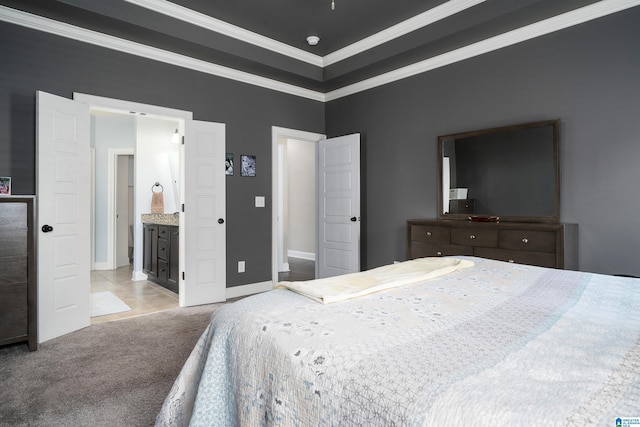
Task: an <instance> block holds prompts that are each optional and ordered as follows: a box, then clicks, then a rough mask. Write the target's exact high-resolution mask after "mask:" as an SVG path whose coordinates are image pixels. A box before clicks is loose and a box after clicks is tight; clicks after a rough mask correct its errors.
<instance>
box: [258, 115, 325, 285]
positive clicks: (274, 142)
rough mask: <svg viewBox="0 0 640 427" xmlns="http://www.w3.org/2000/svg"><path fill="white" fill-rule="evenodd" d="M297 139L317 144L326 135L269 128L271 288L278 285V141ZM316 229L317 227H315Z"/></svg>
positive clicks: (279, 215)
mask: <svg viewBox="0 0 640 427" xmlns="http://www.w3.org/2000/svg"><path fill="white" fill-rule="evenodd" d="M282 138H285V139H289V138H290V139H297V140H299V141H306V142H312V143H314V144H317V143H318V141H320V140H321V139H325V138H326V135H324V134H320V133H314V132H307V131H302V130H296V129H288V128H283V127H278V126H272V127H271V199H272V200H271V202H272V203H271V211H272V214H271V281H272V283H273V286H276V285H277V284H278V270H279V262H278V259H279V257H278V253H279V248H280V241H281V240H282V239H281V236H280V234H281V233H280V231H279V227H278V218H282V216H283V214H284V212H283V206H282V203H281V199H282V195H281V194H280V185H279V177H280V176H281V173H282V167H283V162H282V161H281V160H280V156H279V155H278V140H280V139H282ZM315 228H316V229H317V228H318V227H317V226H316V227H315Z"/></svg>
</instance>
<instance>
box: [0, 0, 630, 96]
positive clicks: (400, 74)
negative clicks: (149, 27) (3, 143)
mask: <svg viewBox="0 0 640 427" xmlns="http://www.w3.org/2000/svg"><path fill="white" fill-rule="evenodd" d="M638 5H640V0H602V1H599V2H597V3H593V4H591V5H588V6H584V7H582V8H580V9H576V10H573V11H571V12H566V13H564V14H562V15H558V16H555V17H552V18H548V19H545V20H543V21H539V22H536V23H533V24H530V25H527V26H525V27H522V28H518V29H516V30H512V31H509V32H506V33H503V34H500V35H497V36H494V37H491V38H488V39H485V40H482V41H479V42H476V43H473V44H470V45H468V46H465V47H462V48H459V49H455V50H453V51H450V52H447V53H444V54H441V55H437V56H434V57H432V58H429V59H426V60H423V61H419V62H416V63H414V64H411V65H408V66H405V67H401V68H398V69H396V70H393V71H390V72H387V73H384V74H380V75H378V76H375V77H372V78H369V79H366V80H362V81H360V82H358V83H354V84H351V85H348V86H345V87H342V88H340V89H336V90H334V91H331V92H328V93H326V94H325V93H322V92H317V91H313V90H309V89H305V88H301V87H298V86H295V85H292V84H288V83H283V82H279V81H276V80H273V79H269V78H266V77H261V76H257V75H254V74H251V73H247V72H244V71H239V70H235V69H232V68H229V67H224V66H221V65H216V64H212V63H209V62H206V61H202V60H199V59H195V58H190V57H188V56H185V55H180V54H177V53H173V52H168V51H165V50H162V49H158V48H154V47H150V46H146V45H143V44H140V43H136V42H132V41H129V40H125V39H120V38H117V37H113V36H110V35H106V34H102V33H98V32H96V31H93V30H88V29H85V28H80V27H76V26H73V25H70V24H66V23H62V22H58V21H54V20H51V19H49V18H44V17H40V16H37V15H32V14H29V13H26V12H21V11H17V10H15V9H11V8H8V7H5V6H0V21H5V22H8V23H11V24H16V25H20V26H23V27H27V28H31V29H34V30H37V31H43V32H47V33H50V34H54V35H57V36H61V37H66V38H70V39H73V40H77V41H80V42H83V43H89V44H93V45H96V46H99V47H105V48H108V49H113V50H116V51H120V52H124V53H127V54H131V55H136V56H139V57H143V58H147V59H151V60H155V61H159V62H164V63H166V64H170V65H174V66H178V67H183V68H187V69H191V70H194V71H199V72H202V73H206V74H210V75H213V76H217V77H222V78H226V79H230V80H235V81H239V82H242V83H247V84H251V85H254V86H259V87H262V88H266V89H271V90H275V91H279V92H283V93H287V94H290V95H295V96H299V97H302V98H307V99H311V100H314V101H320V102H328V101H333V100H336V99H339V98H343V97H345V96H349V95H353V94H356V93H358V92H362V91H365V90H369V89H373V88H375V87H378V86H382V85H385V84H388V83H392V82H396V81H398V80H401V79H405V78H408V77H412V76H415V75H417V74H422V73H425V72H428V71H431V70H434V69H437V68H440V67H444V66H446V65H450V64H453V63H455V62H459V61H463V60H465V59H469V58H473V57H475V56H479V55H482V54H484V53H488V52H493V51H495V50H498V49H501V48H504V47H508V46H512V45H514V44H517V43H520V42H524V41H527V40H531V39H533V38H536V37H540V36H544V35H546V34H550V33H552V32H555V31H560V30H562V29H565V28H569V27H572V26H574V25H579V24H582V23H585V22H588V21H591V20H594V19H597V18H600V17H603V16H607V15H610V14H613V13H616V12H620V11H623V10H625V9H629V8H632V7H635V6H638Z"/></svg>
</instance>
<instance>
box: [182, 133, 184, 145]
mask: <svg viewBox="0 0 640 427" xmlns="http://www.w3.org/2000/svg"><path fill="white" fill-rule="evenodd" d="M182 145H184V135H183V136H182Z"/></svg>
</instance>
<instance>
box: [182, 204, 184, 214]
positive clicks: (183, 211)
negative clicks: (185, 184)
mask: <svg viewBox="0 0 640 427" xmlns="http://www.w3.org/2000/svg"><path fill="white" fill-rule="evenodd" d="M182 212H184V203H183V204H182Z"/></svg>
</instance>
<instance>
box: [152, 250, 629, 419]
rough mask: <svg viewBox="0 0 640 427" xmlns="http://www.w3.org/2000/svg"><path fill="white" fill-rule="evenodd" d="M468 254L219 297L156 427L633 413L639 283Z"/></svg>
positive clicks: (613, 416)
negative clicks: (320, 283)
mask: <svg viewBox="0 0 640 427" xmlns="http://www.w3.org/2000/svg"><path fill="white" fill-rule="evenodd" d="M468 259H470V260H473V262H474V263H475V266H474V267H471V268H466V269H462V270H460V271H456V272H453V273H451V274H448V275H445V276H441V277H438V278H435V279H432V280H429V281H427V282H423V283H418V284H412V285H406V286H400V287H397V288H394V289H389V290H386V291H382V292H377V293H374V294H370V295H367V296H363V297H360V298H355V299H349V300H346V301H342V302H338V303H335V304H319V303H317V302H315V301H313V300H311V299H309V298H306V297H304V296H301V295H299V294H296V293H294V292H290V291H288V290H284V289H278V290H274V291H271V292H267V293H264V294H260V295H256V296H253V297H249V298H245V299H243V300H240V301H238V302H236V303H233V304H229V305H227V306H225V307H223V308H222V309H221V310H220V311H218V312H217V314H216V315H215V316H214V317H213V319H212V322H211V324H210V326H209V327H208V329H207V331H205V333H204V334H203V336H202V337H201V339H200V341H199V342H198V344H197V346H196V348H195V349H194V351H193V353H192V355H191V356H190V358H189V361H188V362H187V363H186V364H185V367H184V369H183V372H182V373H181V374H180V376H179V378H178V379H177V380H176V383H175V384H174V387H173V389H172V391H171V393H170V395H169V396H168V397H167V400H166V401H165V404H164V406H163V408H162V411H161V412H160V414H159V415H158V418H157V425H166V426H169V425H170V426H176V425H187V424H188V423H189V421H190V423H191V425H194V426H218V425H219V426H232V425H238V426H262V425H279V426H295V425H299V426H311V425H313V426H316V425H318V426H333V425H367V426H375V425H380V426H382V425H385V426H386V425H409V426H416V425H426V426H442V425H447V426H448V425H465V426H497V425H500V426H507V425H517V426H568V425H576V426H585V425H593V426H609V425H611V426H614V425H615V419H616V418H617V417H632V416H640V281H639V280H638V279H630V278H622V277H611V276H604V275H596V274H589V273H580V272H573V271H561V270H551V269H544V268H538V267H531V266H525V265H517V264H508V263H502V262H498V261H491V260H484V259H479V258H468ZM192 407H193V412H192V413H191V408H192Z"/></svg>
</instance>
